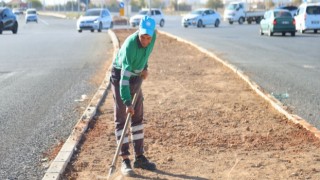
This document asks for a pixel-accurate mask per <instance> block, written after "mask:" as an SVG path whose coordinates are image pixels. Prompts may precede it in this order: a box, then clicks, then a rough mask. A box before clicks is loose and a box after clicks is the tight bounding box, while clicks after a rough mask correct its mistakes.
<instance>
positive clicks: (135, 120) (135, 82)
mask: <svg viewBox="0 0 320 180" xmlns="http://www.w3.org/2000/svg"><path fill="white" fill-rule="evenodd" d="M120 73H121V70H118V69H115V68H113V69H112V71H111V77H110V81H111V89H112V92H113V99H114V122H115V135H116V139H117V142H119V140H120V138H121V134H122V131H123V128H124V125H125V121H126V118H127V114H126V105H125V104H123V101H122V100H121V97H120V85H119V82H120ZM141 82H142V78H141V77H139V76H135V77H131V78H130V81H129V83H130V92H131V97H132V98H133V97H134V94H135V93H136V92H138V94H137V100H136V104H135V107H134V115H133V116H132V117H131V123H130V125H131V126H129V127H130V133H131V141H132V144H133V147H134V153H135V154H136V155H140V154H143V152H144V149H143V144H144V134H143V124H142V120H143V95H142V90H141V89H140V86H141ZM139 89H140V90H139ZM129 127H128V129H129ZM120 155H121V156H122V155H130V152H129V137H128V131H127V133H126V134H125V138H124V139H123V144H122V147H121V151H120Z"/></svg>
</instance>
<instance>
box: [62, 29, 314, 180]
mask: <svg viewBox="0 0 320 180" xmlns="http://www.w3.org/2000/svg"><path fill="white" fill-rule="evenodd" d="M132 32H133V31H132V30H115V33H116V35H117V36H118V38H119V40H120V42H121V43H122V42H123V40H124V39H125V38H126V37H127V36H128V35H129V34H130V33H132ZM142 89H143V92H144V97H145V102H144V103H145V150H146V153H145V155H146V156H147V157H148V158H149V159H150V160H151V161H153V162H155V163H156V164H157V169H158V170H156V171H154V172H151V171H146V170H140V169H134V170H135V172H136V174H137V175H136V176H135V177H131V178H128V177H122V176H121V174H120V172H119V169H120V158H119V160H118V164H117V171H116V172H115V173H114V175H113V176H112V179H200V180H201V179H237V180H238V179H243V180H248V179H320V148H319V147H320V141H319V139H317V138H316V137H315V136H314V135H313V134H312V133H310V132H309V131H307V130H305V129H304V128H302V127H301V126H300V125H297V124H294V123H292V122H290V121H289V120H287V119H286V117H285V116H283V115H281V114H280V113H278V112H277V111H276V110H274V109H273V108H272V106H271V105H270V104H269V103H267V102H266V101H265V100H263V99H262V98H261V97H260V96H258V95H257V94H256V93H255V92H254V91H253V90H252V89H251V88H250V87H249V86H248V85H247V84H246V83H245V82H244V81H243V80H241V79H240V78H239V77H238V76H237V75H235V74H234V73H233V72H232V71H231V70H229V69H228V68H226V67H225V66H223V65H222V64H221V63H219V62H217V61H215V60H214V59H212V58H211V57H209V56H207V55H205V54H203V53H201V52H199V51H198V50H196V49H195V48H194V47H192V46H190V45H186V44H184V43H181V42H178V41H177V40H175V39H172V38H169V37H167V36H165V35H162V34H158V39H157V41H156V45H155V48H154V51H153V54H152V56H151V58H150V61H149V77H148V79H147V80H146V81H145V82H144V83H143V88H142ZM112 106H113V105H112V94H111V93H109V94H108V95H107V98H106V99H105V102H104V104H103V105H102V106H101V107H100V109H99V115H98V116H97V117H96V119H95V120H93V122H91V124H90V128H89V130H88V132H87V133H86V134H85V135H84V138H83V141H82V142H81V146H79V149H78V151H77V153H76V154H75V155H74V157H73V159H72V161H71V162H70V163H69V165H68V166H67V169H66V173H65V174H64V175H63V179H83V180H87V179H107V175H108V172H109V169H110V165H111V162H112V159H113V157H114V153H115V150H116V142H115V137H114V124H113V108H112ZM132 158H133V157H132V156H131V159H132Z"/></svg>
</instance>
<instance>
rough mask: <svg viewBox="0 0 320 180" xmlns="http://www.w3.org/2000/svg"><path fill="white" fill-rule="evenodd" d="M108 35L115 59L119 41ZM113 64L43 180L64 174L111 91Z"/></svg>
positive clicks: (112, 35) (52, 179) (111, 33)
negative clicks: (91, 122)
mask: <svg viewBox="0 0 320 180" xmlns="http://www.w3.org/2000/svg"><path fill="white" fill-rule="evenodd" d="M108 34H109V36H110V37H111V40H112V43H113V48H114V52H113V57H115V55H116V53H117V52H118V50H119V41H118V39H117V37H116V35H115V34H114V32H113V31H112V30H108ZM111 67H112V64H111V65H110V67H109V69H108V71H107V73H106V77H105V78H104V80H103V82H102V83H101V85H100V87H99V89H98V91H97V92H96V93H95V95H94V96H93V98H92V100H91V101H90V103H89V105H88V107H87V108H86V110H85V112H84V113H83V115H82V116H81V118H80V119H79V120H78V123H77V124H76V125H75V127H74V129H73V131H72V133H71V135H70V136H69V138H68V139H67V141H66V142H65V143H64V144H63V146H62V148H61V150H60V151H59V153H58V155H57V156H56V157H55V159H54V160H53V161H52V162H51V164H50V167H49V168H48V170H47V171H46V173H45V175H44V177H43V180H59V179H60V175H61V174H62V173H64V171H65V168H66V167H67V165H68V163H69V161H70V159H71V157H72V155H73V153H74V151H75V150H76V149H77V145H78V143H79V142H80V140H81V138H82V135H83V134H84V133H85V131H86V130H87V128H88V125H89V122H90V121H91V120H92V118H93V117H94V116H95V114H96V111H97V109H98V107H99V106H100V104H101V101H102V99H103V98H104V97H105V96H106V95H107V91H108V89H110V82H109V75H110V73H109V72H110V70H111Z"/></svg>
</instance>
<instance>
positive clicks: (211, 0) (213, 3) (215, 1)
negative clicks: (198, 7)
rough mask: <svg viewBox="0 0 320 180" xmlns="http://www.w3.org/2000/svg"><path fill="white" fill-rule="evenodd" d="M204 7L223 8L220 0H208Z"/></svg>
mask: <svg viewBox="0 0 320 180" xmlns="http://www.w3.org/2000/svg"><path fill="white" fill-rule="evenodd" d="M206 7H207V8H212V9H218V8H223V3H222V1H221V0H208V1H207V3H206Z"/></svg>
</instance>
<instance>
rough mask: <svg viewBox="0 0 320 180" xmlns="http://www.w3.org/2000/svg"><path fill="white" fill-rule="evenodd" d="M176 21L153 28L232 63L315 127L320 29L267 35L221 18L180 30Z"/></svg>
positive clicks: (319, 116) (319, 109)
mask: <svg viewBox="0 0 320 180" xmlns="http://www.w3.org/2000/svg"><path fill="white" fill-rule="evenodd" d="M180 21H181V17H178V16H167V21H166V24H165V27H164V28H159V29H160V30H162V31H165V32H168V33H171V34H173V35H176V36H179V37H181V38H184V39H186V40H189V41H191V42H193V43H195V44H197V45H199V46H201V47H203V48H205V49H207V50H210V51H212V52H214V53H215V54H217V55H218V56H219V57H221V58H222V59H224V60H226V61H228V62H229V63H231V64H233V65H235V66H236V67H238V68H239V69H240V70H242V71H244V73H245V74H247V75H248V76H249V77H250V78H251V79H252V80H253V81H255V82H257V83H258V84H259V85H260V86H261V87H262V88H263V89H264V90H266V91H267V92H269V93H270V94H271V93H273V94H274V95H275V96H276V97H278V98H279V100H281V101H282V102H283V103H284V104H285V105H287V106H288V107H289V108H290V110H292V111H293V113H294V114H297V115H299V116H300V117H302V118H304V119H306V120H307V121H308V122H309V123H310V124H312V125H314V126H315V127H317V129H320V122H319V120H320V91H319V89H320V80H319V77H320V61H319V57H320V51H319V40H320V33H318V34H314V33H313V32H312V33H311V32H310V33H306V34H300V33H297V34H296V36H295V37H291V36H290V35H286V36H281V34H275V36H273V37H268V36H266V35H265V36H260V34H259V25H257V24H251V25H248V24H243V25H239V24H237V23H235V24H233V25H229V24H227V23H225V22H223V23H222V24H221V25H220V27H219V28H214V27H213V26H211V27H210V26H208V27H206V28H195V27H189V28H184V27H182V26H181V25H180ZM286 93H287V95H288V97H287V98H285V95H286Z"/></svg>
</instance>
